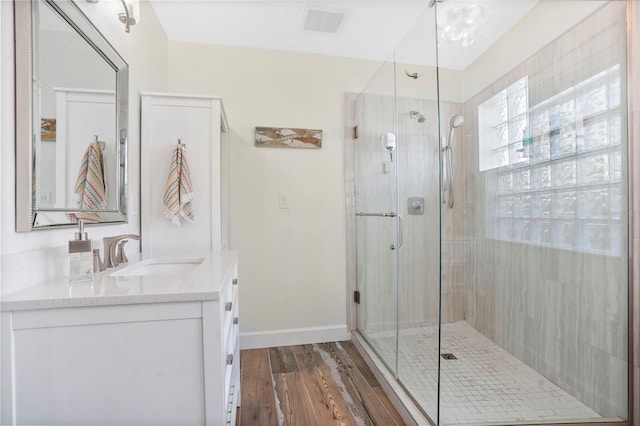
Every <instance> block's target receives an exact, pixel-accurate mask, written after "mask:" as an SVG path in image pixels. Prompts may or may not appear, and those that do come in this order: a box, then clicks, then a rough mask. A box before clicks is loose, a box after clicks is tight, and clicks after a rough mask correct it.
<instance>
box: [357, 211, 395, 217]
mask: <svg viewBox="0 0 640 426" xmlns="http://www.w3.org/2000/svg"><path fill="white" fill-rule="evenodd" d="M356 216H364V217H396V216H398V215H397V214H395V213H394V212H391V213H363V212H359V213H356Z"/></svg>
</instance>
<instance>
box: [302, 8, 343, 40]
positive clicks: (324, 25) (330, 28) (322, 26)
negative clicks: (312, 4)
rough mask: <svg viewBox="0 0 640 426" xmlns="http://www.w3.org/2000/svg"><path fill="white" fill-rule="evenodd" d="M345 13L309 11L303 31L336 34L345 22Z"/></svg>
mask: <svg viewBox="0 0 640 426" xmlns="http://www.w3.org/2000/svg"><path fill="white" fill-rule="evenodd" d="M344 16H345V14H344V13H340V12H330V11H326V10H317V9H307V16H306V17H305V20H304V25H303V26H302V29H303V30H305V31H316V32H321V33H331V34H335V33H337V32H338V31H340V27H342V23H343V22H344Z"/></svg>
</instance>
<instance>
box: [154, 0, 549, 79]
mask: <svg viewBox="0 0 640 426" xmlns="http://www.w3.org/2000/svg"><path fill="white" fill-rule="evenodd" d="M150 1H151V4H152V6H153V8H154V10H155V12H156V14H157V15H158V18H159V20H160V23H161V24H162V26H163V28H164V30H165V32H166V34H167V36H168V38H169V39H170V40H176V41H190V42H196V43H206V44H217V45H232V46H245V47H254V48H262V49H274V50H285V51H292V52H306V53H314V54H321V55H333V56H342V57H349V58H358V59H370V60H379V61H383V60H386V59H389V58H390V57H391V55H392V53H393V51H394V49H396V59H397V60H398V61H399V62H405V63H413V64H420V65H431V66H433V65H435V43H434V42H433V40H434V33H435V29H434V27H435V24H434V16H433V13H434V12H433V11H434V9H429V8H428V3H429V0H319V1H305V0H282V1H273V0H150ZM537 2H538V0H518V1H514V0H476V1H475V2H471V1H469V0H446V1H445V2H443V3H439V5H438V14H439V17H441V16H444V15H443V14H444V13H446V11H447V9H448V8H455V7H459V6H461V5H465V4H466V5H470V4H479V5H481V6H482V8H483V9H484V11H485V18H484V20H483V21H482V25H481V27H480V31H478V34H477V36H476V37H475V42H474V43H473V44H472V45H471V46H469V47H466V48H463V47H459V46H453V45H446V44H445V45H441V47H440V58H439V60H440V66H442V67H445V68H453V69H464V68H466V67H467V66H468V65H469V64H470V63H471V62H473V60H475V59H476V58H477V57H478V56H479V55H481V54H482V52H484V50H486V49H487V48H488V47H489V46H491V45H492V44H493V43H494V42H495V41H496V40H497V39H499V38H500V36H501V35H503V34H504V33H505V32H506V31H508V30H509V28H511V27H512V26H513V25H514V24H515V23H516V22H517V21H518V20H519V19H520V18H521V17H522V16H524V15H525V14H526V13H527V12H528V11H529V10H531V8H532V7H533V6H535V4H536V3H537ZM306 8H317V9H322V10H329V11H343V12H345V13H346V16H345V18H344V22H343V25H342V27H341V29H340V31H338V33H337V34H327V33H318V32H310V31H303V30H302V24H303V21H304V12H305V10H306Z"/></svg>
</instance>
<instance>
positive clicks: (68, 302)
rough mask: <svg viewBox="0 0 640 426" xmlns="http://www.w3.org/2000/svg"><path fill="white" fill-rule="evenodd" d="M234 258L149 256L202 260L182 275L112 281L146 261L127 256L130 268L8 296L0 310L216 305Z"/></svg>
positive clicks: (226, 254)
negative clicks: (90, 278) (135, 305)
mask: <svg viewBox="0 0 640 426" xmlns="http://www.w3.org/2000/svg"><path fill="white" fill-rule="evenodd" d="M236 257H237V253H236V252H235V251H230V250H220V251H212V252H207V253H193V254H180V255H167V256H153V259H193V258H204V260H203V261H202V263H201V264H200V265H199V266H198V267H197V268H195V269H194V270H193V271H191V272H190V273H187V274H183V275H145V276H112V274H113V273H114V272H116V271H120V270H122V269H124V268H127V267H130V266H132V265H134V264H136V263H137V262H139V261H141V260H146V258H145V257H144V256H141V255H140V254H136V255H130V256H129V259H130V260H129V263H127V264H124V265H121V266H118V267H117V268H111V269H107V270H106V271H104V272H100V273H95V274H94V275H93V280H92V281H78V282H70V281H69V279H68V277H65V278H61V279H58V280H54V281H48V282H45V283H41V284H37V285H34V286H31V287H28V288H26V289H24V290H21V291H18V292H15V293H11V294H7V295H6V296H3V297H2V300H0V310H1V311H20V310H31V309H55V308H70V307H79V306H106V305H128V304H139V303H163V302H188V301H200V300H218V299H219V298H220V292H221V291H222V289H223V285H224V284H225V282H227V280H228V277H229V275H230V274H231V273H232V269H231V268H232V266H233V262H234V260H235V259H236Z"/></svg>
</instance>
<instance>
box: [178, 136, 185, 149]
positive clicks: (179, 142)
mask: <svg viewBox="0 0 640 426" xmlns="http://www.w3.org/2000/svg"><path fill="white" fill-rule="evenodd" d="M178 145H182V146H183V147H185V148H186V147H187V145H186V144H184V143H182V138H178Z"/></svg>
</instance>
